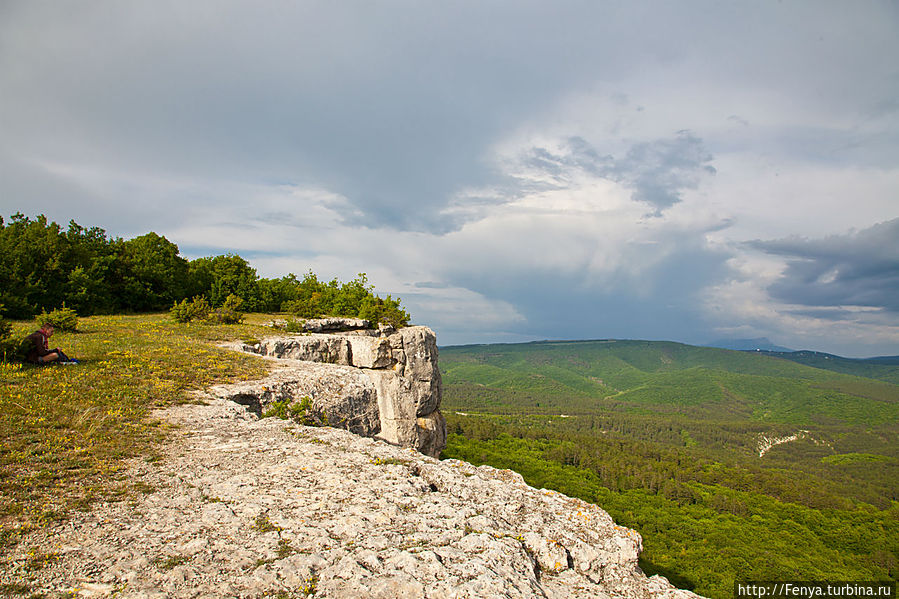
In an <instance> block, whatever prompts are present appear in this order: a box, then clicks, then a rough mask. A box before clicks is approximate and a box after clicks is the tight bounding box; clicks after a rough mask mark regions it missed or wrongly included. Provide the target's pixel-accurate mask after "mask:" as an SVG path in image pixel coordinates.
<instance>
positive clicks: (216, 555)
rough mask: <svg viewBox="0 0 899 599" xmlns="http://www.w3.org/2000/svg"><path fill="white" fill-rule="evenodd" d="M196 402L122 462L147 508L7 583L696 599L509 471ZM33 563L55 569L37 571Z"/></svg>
mask: <svg viewBox="0 0 899 599" xmlns="http://www.w3.org/2000/svg"><path fill="white" fill-rule="evenodd" d="M202 399H203V400H204V403H203V404H199V403H198V404H186V405H182V406H177V407H173V408H170V409H169V410H167V411H166V412H165V413H162V414H158V415H157V416H158V417H159V418H162V419H164V420H166V421H168V422H170V423H172V424H175V425H177V426H176V428H175V429H174V431H175V432H174V433H173V436H172V438H171V440H170V442H169V443H167V444H166V445H164V446H163V447H162V451H163V454H164V455H163V459H162V460H160V461H157V462H152V463H148V462H146V461H144V460H141V459H136V460H134V461H132V462H131V464H130V470H129V472H128V474H129V476H130V477H132V479H133V480H136V481H141V482H142V483H143V484H144V487H145V488H149V489H152V492H149V493H145V494H136V495H135V496H134V497H133V498H132V499H131V501H114V502H109V503H99V504H98V505H96V506H95V508H94V509H93V511H91V512H76V513H74V514H73V516H72V518H71V519H69V520H66V521H64V522H60V523H57V524H55V525H53V526H51V527H48V528H46V529H36V530H35V531H33V532H31V533H28V536H27V537H26V538H23V540H22V542H20V543H19V544H18V545H17V546H15V547H12V548H11V549H10V551H9V552H8V554H7V555H6V556H5V559H6V561H5V563H4V568H2V569H0V584H5V585H13V584H25V585H27V587H28V593H29V594H33V595H43V596H54V597H55V596H64V595H67V596H73V595H76V594H77V595H78V596H81V595H84V596H89V595H88V594H87V592H91V593H95V594H94V595H93V596H107V597H112V596H115V597H170V598H173V599H182V598H184V599H187V598H201V599H206V598H210V599H211V598H218V597H248V598H249V597H274V596H279V595H286V596H315V597H321V598H334V599H344V598H355V597H384V598H390V599H393V598H395V597H414V598H416V599H417V598H425V599H444V598H463V597H470V598H479V599H480V598H482V597H487V598H493V597H496V598H501V597H502V598H505V597H518V598H528V599H530V598H550V599H556V598H558V599H562V598H564V599H568V598H571V599H574V598H577V599H581V598H589V597H597V598H603V599H608V598H610V597H616V598H620V599H663V598H664V599H692V598H694V597H695V595H693V594H692V593H689V592H687V591H680V590H677V589H675V588H674V587H672V586H671V585H670V584H669V583H668V581H666V580H665V579H664V578H661V577H657V576H654V577H652V578H647V577H646V576H645V575H644V574H643V573H642V572H641V571H640V569H639V568H638V566H637V556H638V553H639V551H640V547H641V539H640V536H639V535H638V534H637V533H635V532H634V531H632V530H629V529H627V528H623V527H620V526H617V525H616V524H615V523H614V522H613V521H612V518H610V517H609V515H608V514H607V513H606V512H604V511H603V510H602V509H600V508H599V507H597V506H595V505H591V504H588V503H585V502H583V501H580V500H578V499H573V498H570V497H566V496H564V495H562V494H560V493H556V492H554V491H547V490H544V489H534V488H532V487H529V486H528V485H526V484H525V483H524V482H523V480H522V479H521V477H520V476H519V475H517V474H515V473H513V472H511V471H508V470H496V469H493V468H490V467H488V466H481V467H478V468H476V467H474V466H472V465H471V464H467V463H465V462H459V461H456V460H445V461H442V462H441V461H438V460H435V459H433V458H430V457H427V456H424V455H421V454H420V453H418V452H414V451H410V450H408V449H402V448H399V447H395V446H391V445H389V444H386V443H382V442H379V441H377V440H375V439H371V438H366V437H361V436H358V435H353V434H350V433H349V432H347V431H343V430H337V429H333V428H327V427H322V428H313V427H305V426H300V425H298V424H295V423H293V422H290V421H286V420H280V419H276V418H264V419H259V418H257V417H256V416H255V415H254V414H252V413H251V412H249V411H247V410H246V409H245V408H244V407H242V406H239V405H237V404H235V403H233V402H231V401H226V400H223V399H220V398H216V397H213V396H206V397H203V398H202ZM63 547H64V548H66V549H65V550H62V549H60V548H63ZM34 551H41V552H45V553H51V552H52V554H53V555H54V556H55V557H54V559H52V560H48V561H47V563H46V565H45V566H44V567H43V568H40V569H35V568H31V567H29V564H31V563H32V556H33V552H34ZM81 591H85V592H84V593H82V592H81Z"/></svg>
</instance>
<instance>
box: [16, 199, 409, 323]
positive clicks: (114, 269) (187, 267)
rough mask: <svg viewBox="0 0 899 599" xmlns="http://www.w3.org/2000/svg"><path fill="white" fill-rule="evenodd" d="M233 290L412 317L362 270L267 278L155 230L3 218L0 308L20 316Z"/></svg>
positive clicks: (119, 308)
mask: <svg viewBox="0 0 899 599" xmlns="http://www.w3.org/2000/svg"><path fill="white" fill-rule="evenodd" d="M231 295H233V296H235V297H237V298H239V299H240V302H241V306H242V308H243V309H244V310H246V311H249V312H288V313H291V314H295V315H296V316H298V317H301V318H313V317H317V316H321V315H324V314H329V315H339V316H358V317H361V318H367V319H369V320H374V321H381V322H390V323H392V324H400V325H402V324H405V323H407V322H408V320H409V314H408V313H407V312H406V311H405V310H404V309H403V307H402V305H401V304H400V301H399V300H398V299H394V298H392V297H391V296H389V295H388V296H386V297H383V298H382V297H379V296H377V295H376V294H375V293H374V287H373V286H372V285H370V284H369V282H368V279H367V277H366V275H365V274H360V275H358V276H357V277H356V278H355V279H353V280H351V281H349V282H346V283H340V282H339V281H338V280H337V279H336V278H335V279H332V280H330V281H322V280H319V279H318V276H317V275H316V274H314V273H312V272H311V271H310V272H307V273H306V274H305V275H304V276H303V278H301V279H300V278H298V277H297V276H296V275H294V274H289V275H287V276H285V277H281V278H278V279H267V278H262V277H259V276H258V275H257V273H256V270H255V269H254V268H252V267H251V266H250V264H249V263H248V262H247V261H246V260H244V259H243V258H241V257H240V256H238V255H235V254H226V255H217V256H209V257H202V258H197V259H194V260H188V259H186V258H184V257H183V256H181V255H180V253H179V250H178V246H177V245H176V244H174V243H172V242H171V241H169V240H168V239H166V238H165V237H163V236H161V235H158V234H156V233H153V232H150V233H146V234H144V235H140V236H138V237H134V238H132V239H127V240H125V239H121V238H117V237H110V236H109V235H107V234H106V232H105V231H104V230H103V229H101V228H99V227H90V228H85V227H83V226H81V225H79V224H78V223H76V222H74V221H71V222H70V223H69V225H68V227H67V228H65V229H63V228H62V227H61V226H60V225H58V224H57V223H55V222H51V221H48V219H47V218H46V217H45V216H43V215H39V216H37V217H35V218H30V217H27V216H25V215H23V214H21V213H18V214H15V215H13V216H12V217H10V219H9V221H8V222H7V221H5V220H4V219H3V218H2V217H0V316H4V317H7V318H12V319H27V318H31V317H33V316H35V315H36V314H40V313H41V312H43V311H47V312H50V311H52V310H54V309H56V308H60V307H63V306H65V307H67V308H69V309H71V310H74V311H75V312H77V314H79V315H82V316H90V315H93V314H119V313H140V312H154V311H157V312H158V311H164V310H169V309H170V308H172V306H173V305H174V304H175V303H177V302H182V301H184V300H186V299H189V298H195V297H202V298H204V299H205V300H206V301H207V302H208V303H209V305H210V306H211V307H212V308H218V307H220V306H222V305H223V304H224V303H225V301H226V299H227V298H228V297H229V296H231Z"/></svg>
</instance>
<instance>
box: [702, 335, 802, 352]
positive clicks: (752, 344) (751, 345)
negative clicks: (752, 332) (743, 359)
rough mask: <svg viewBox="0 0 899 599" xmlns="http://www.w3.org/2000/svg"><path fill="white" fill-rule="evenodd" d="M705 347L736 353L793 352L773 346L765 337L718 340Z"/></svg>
mask: <svg viewBox="0 0 899 599" xmlns="http://www.w3.org/2000/svg"><path fill="white" fill-rule="evenodd" d="M703 345H704V346H706V347H717V348H719V349H735V350H738V351H772V352H791V351H794V350H792V349H790V348H788V347H783V346H781V345H775V344H774V343H772V342H771V340H770V339H768V338H767V337H756V338H754V339H718V340H716V341H710V342H709V343H705V344H703Z"/></svg>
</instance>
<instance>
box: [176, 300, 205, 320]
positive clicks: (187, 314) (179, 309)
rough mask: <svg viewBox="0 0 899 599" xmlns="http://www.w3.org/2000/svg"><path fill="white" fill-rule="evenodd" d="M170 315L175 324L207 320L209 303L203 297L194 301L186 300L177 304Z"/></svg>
mask: <svg viewBox="0 0 899 599" xmlns="http://www.w3.org/2000/svg"><path fill="white" fill-rule="evenodd" d="M169 314H171V315H172V318H173V319H174V320H175V322H182V323H183V322H190V321H191V320H206V319H207V318H209V302H207V301H206V298H205V297H204V296H202V295H198V296H197V297H195V298H193V299H192V300H190V301H188V300H186V299H184V300H181V301H180V302H175V305H174V306H172V308H171V310H169Z"/></svg>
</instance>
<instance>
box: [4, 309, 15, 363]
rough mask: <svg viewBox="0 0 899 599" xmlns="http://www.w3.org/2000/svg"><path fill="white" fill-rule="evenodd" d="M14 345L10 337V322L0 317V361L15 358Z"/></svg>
mask: <svg viewBox="0 0 899 599" xmlns="http://www.w3.org/2000/svg"><path fill="white" fill-rule="evenodd" d="M16 353H17V352H16V345H15V343H14V342H13V338H12V323H10V322H9V321H7V320H2V319H0V361H3V362H6V361H7V360H13V359H15V354H16Z"/></svg>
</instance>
